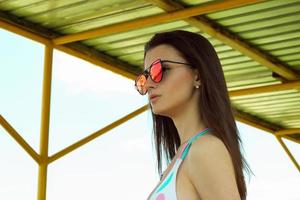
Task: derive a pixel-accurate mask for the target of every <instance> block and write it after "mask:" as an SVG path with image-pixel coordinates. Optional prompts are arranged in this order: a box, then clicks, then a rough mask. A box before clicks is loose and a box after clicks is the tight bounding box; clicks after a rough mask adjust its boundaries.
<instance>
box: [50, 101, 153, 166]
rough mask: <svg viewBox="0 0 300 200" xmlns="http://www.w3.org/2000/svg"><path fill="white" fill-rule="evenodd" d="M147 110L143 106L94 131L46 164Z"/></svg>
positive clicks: (52, 157) (146, 106)
mask: <svg viewBox="0 0 300 200" xmlns="http://www.w3.org/2000/svg"><path fill="white" fill-rule="evenodd" d="M147 109H148V105H145V106H143V107H141V108H139V109H137V110H135V111H134V112H132V113H129V114H128V115H126V116H125V117H122V118H121V119H118V120H117V121H115V122H113V123H111V124H109V125H107V126H105V127H104V128H102V129H100V130H98V131H96V132H95V133H93V134H91V135H89V136H87V137H85V138H83V139H82V140H80V141H78V142H76V143H74V144H72V145H70V146H68V147H66V148H65V149H63V150H61V151H59V152H57V153H56V154H54V155H53V156H51V157H50V158H49V163H48V164H50V163H51V162H53V161H55V160H57V159H59V158H61V157H63V156H64V155H66V154H68V153H70V152H71V151H74V150H75V149H77V148H79V147H81V146H82V145H84V144H86V143H88V142H90V141H92V140H93V139H95V138H97V137H99V136H100V135H103V134H104V133H106V132H108V131H110V130H112V129H113V128H115V127H117V126H119V125H121V124H123V123H124V122H126V121H128V120H130V119H132V118H134V117H135V116H137V115H139V114H141V113H142V112H144V111H146V110H147Z"/></svg>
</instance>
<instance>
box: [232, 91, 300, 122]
mask: <svg viewBox="0 0 300 200" xmlns="http://www.w3.org/2000/svg"><path fill="white" fill-rule="evenodd" d="M299 99H300V92H299V91H297V90H286V91H280V92H271V93H265V94H259V95H257V94H256V95H247V96H241V97H231V101H232V103H233V105H235V107H238V108H239V109H240V110H242V111H244V112H248V113H252V114H254V115H256V116H258V117H261V118H263V119H266V120H268V121H270V122H272V123H274V124H279V125H281V126H290V127H291V128H296V127H299V123H298V121H299V119H300V101H299ZM297 124H298V126H297Z"/></svg>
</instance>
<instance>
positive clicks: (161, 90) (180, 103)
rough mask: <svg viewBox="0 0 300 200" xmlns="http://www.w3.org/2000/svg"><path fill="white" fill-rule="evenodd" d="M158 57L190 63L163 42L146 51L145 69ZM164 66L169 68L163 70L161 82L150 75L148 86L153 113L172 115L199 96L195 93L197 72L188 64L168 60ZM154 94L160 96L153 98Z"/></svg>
mask: <svg viewBox="0 0 300 200" xmlns="http://www.w3.org/2000/svg"><path fill="white" fill-rule="evenodd" d="M158 59H161V60H170V61H176V62H182V63H188V62H187V61H186V60H185V59H184V58H183V57H182V56H181V55H180V53H179V52H178V51H177V50H176V49H175V48H174V47H172V46H170V45H165V44H162V45H159V46H157V47H154V48H152V49H151V50H149V51H148V52H147V53H146V56H145V60H144V64H145V65H144V69H147V68H148V67H149V66H150V65H151V64H152V63H153V62H154V61H156V60H158ZM164 66H165V67H166V68H168V69H167V70H166V71H164V72H163V79H162V80H161V82H159V83H155V82H153V81H152V80H151V78H150V77H148V79H147V82H146V88H147V89H148V97H149V101H150V104H151V107H152V111H153V113H154V114H158V115H163V116H168V117H172V116H175V115H176V114H177V113H178V112H180V111H182V110H183V109H184V108H185V106H187V105H188V104H190V103H192V101H195V95H198V96H199V94H196V93H195V92H196V90H197V89H196V88H195V85H197V73H196V70H195V69H192V68H191V67H190V66H188V65H183V64H174V63H168V62H166V63H164ZM198 82H199V81H198ZM198 85H199V83H198ZM198 90H199V89H198ZM152 95H159V96H158V97H157V98H154V99H153V100H152V99H150V97H151V96H152ZM193 103H195V102H193Z"/></svg>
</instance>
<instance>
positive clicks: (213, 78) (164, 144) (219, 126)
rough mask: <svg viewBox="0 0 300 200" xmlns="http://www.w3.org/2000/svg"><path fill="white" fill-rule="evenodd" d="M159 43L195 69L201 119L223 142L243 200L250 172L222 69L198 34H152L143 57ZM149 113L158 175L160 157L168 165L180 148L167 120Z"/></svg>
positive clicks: (210, 47) (177, 32) (160, 163)
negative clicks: (168, 47) (245, 172)
mask: <svg viewBox="0 0 300 200" xmlns="http://www.w3.org/2000/svg"><path fill="white" fill-rule="evenodd" d="M161 44H167V45H171V46H172V47H174V48H175V49H176V50H178V51H179V52H180V53H181V55H182V56H183V58H185V60H186V61H187V62H188V63H190V64H191V65H192V66H193V67H196V68H197V69H198V72H199V74H200V79H201V85H200V87H201V88H200V89H201V92H200V101H199V105H200V110H201V112H200V113H201V118H202V120H203V123H204V125H205V126H206V127H208V128H210V130H211V133H212V134H213V135H215V136H216V137H218V138H219V139H221V140H222V141H223V143H224V144H225V146H226V148H227V150H228V152H229V153H230V156H231V159H232V162H233V166H234V171H235V178H236V182H237V186H238V190H239V193H240V196H241V199H243V200H244V199H246V196H247V188H246V184H245V180H244V174H243V169H246V171H247V172H248V174H249V170H250V171H251V169H250V168H249V166H248V164H247V162H246V160H245V158H244V157H243V155H242V154H241V151H240V146H239V145H241V146H242V142H241V139H240V137H239V132H238V129H237V126H236V123H235V121H234V117H233V111H232V108H231V103H230V99H229V95H228V92H227V86H226V82H225V78H224V74H223V70H222V66H221V63H220V60H219V58H218V56H217V53H216V51H215V49H214V48H213V46H212V45H211V44H210V43H209V41H208V40H207V39H206V38H205V37H203V36H201V35H200V34H197V33H192V32H187V31H182V30H176V31H170V32H163V33H157V34H155V35H154V36H153V37H152V38H151V39H150V41H149V42H148V43H146V45H145V50H144V58H145V55H146V53H147V51H149V50H150V49H152V48H154V47H156V46H158V45H161ZM150 108H151V105H150ZM151 110H152V108H151ZM151 113H152V119H153V132H154V141H155V149H156V156H157V168H158V173H159V175H160V176H161V174H162V156H163V154H164V156H165V158H166V161H167V163H170V161H171V160H172V158H173V157H174V156H175V154H176V152H177V150H178V148H179V146H180V138H179V134H178V131H177V129H176V127H175V125H174V123H173V120H172V119H171V118H169V117H166V116H160V115H157V114H154V113H153V112H151Z"/></svg>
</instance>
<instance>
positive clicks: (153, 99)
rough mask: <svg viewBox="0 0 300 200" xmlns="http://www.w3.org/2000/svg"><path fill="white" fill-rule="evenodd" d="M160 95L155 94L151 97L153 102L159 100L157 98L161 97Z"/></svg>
mask: <svg viewBox="0 0 300 200" xmlns="http://www.w3.org/2000/svg"><path fill="white" fill-rule="evenodd" d="M159 97H160V96H154V97H152V98H151V99H150V101H151V103H154V102H156V101H157V99H158V98H159Z"/></svg>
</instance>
